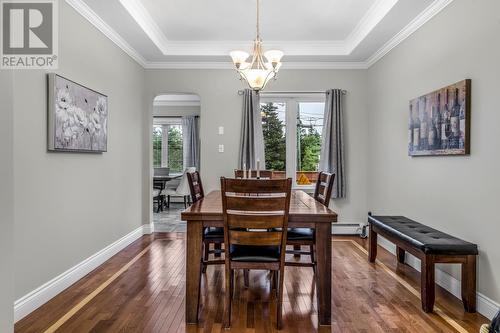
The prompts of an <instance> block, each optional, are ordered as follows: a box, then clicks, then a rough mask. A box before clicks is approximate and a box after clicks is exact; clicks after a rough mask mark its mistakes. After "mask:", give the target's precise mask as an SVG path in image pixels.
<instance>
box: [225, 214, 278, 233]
mask: <svg viewBox="0 0 500 333" xmlns="http://www.w3.org/2000/svg"><path fill="white" fill-rule="evenodd" d="M284 215H285V212H284V211H277V212H272V211H263V212H262V213H251V212H245V211H234V210H228V211H227V223H228V225H229V226H231V228H243V229H267V228H281V226H282V225H283V216H284Z"/></svg>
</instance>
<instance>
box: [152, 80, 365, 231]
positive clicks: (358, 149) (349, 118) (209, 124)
mask: <svg viewBox="0 0 500 333" xmlns="http://www.w3.org/2000/svg"><path fill="white" fill-rule="evenodd" d="M242 88H244V86H243V85H242V84H241V83H240V82H239V81H238V77H237V74H236V73H235V72H234V71H233V70H147V71H146V98H147V100H149V101H150V102H149V108H150V110H149V115H151V113H152V108H153V106H152V101H153V98H154V97H155V96H156V95H158V94H161V93H168V92H182V93H195V94H198V95H199V96H200V98H201V112H200V122H201V126H200V136H201V169H202V173H203V175H204V178H203V181H204V186H205V187H206V190H212V189H215V188H217V187H218V186H219V177H220V176H230V175H232V174H233V170H234V169H235V168H236V167H237V161H238V150H239V141H240V129H241V108H242V99H241V96H239V95H238V93H237V91H238V89H242ZM328 88H343V89H346V90H348V92H349V93H348V95H347V96H346V115H345V123H346V127H347V129H346V142H347V146H346V164H347V170H348V171H347V175H348V176H347V177H348V178H347V181H348V195H347V198H346V199H342V200H336V201H334V202H333V204H332V206H331V207H333V208H334V209H336V210H337V211H338V212H339V213H340V220H341V221H346V222H360V221H363V220H364V216H365V214H366V208H367V207H366V183H367V182H366V161H367V160H366V154H367V148H366V141H367V136H366V132H367V131H366V129H367V127H366V125H367V124H366V107H365V106H366V104H365V102H366V100H365V96H366V71H363V70H282V71H281V72H280V75H279V79H278V80H277V81H276V82H272V83H271V84H270V85H269V88H268V89H269V90H276V91H279V90H281V91H285V90H292V91H301V90H306V91H317V90H320V91H322V90H326V89H328ZM149 121H150V123H151V119H150V120H149ZM219 126H224V128H225V133H224V135H223V136H220V135H219V134H218V127H219ZM150 127H151V126H150ZM150 137H151V134H150V133H149V134H148V135H147V136H146V137H145V138H144V142H145V146H146V147H149V145H150V141H151V139H150ZM219 144H224V146H225V152H224V153H219V152H218V145H219ZM150 159H151V156H150V152H147V153H146V155H145V170H148V168H150ZM149 182H150V177H149V173H147V174H146V175H145V178H144V183H145V184H149ZM145 200H146V202H145V205H144V207H145V208H146V211H145V215H146V216H149V214H150V208H149V207H150V204H149V200H150V198H149V193H146V195H145Z"/></svg>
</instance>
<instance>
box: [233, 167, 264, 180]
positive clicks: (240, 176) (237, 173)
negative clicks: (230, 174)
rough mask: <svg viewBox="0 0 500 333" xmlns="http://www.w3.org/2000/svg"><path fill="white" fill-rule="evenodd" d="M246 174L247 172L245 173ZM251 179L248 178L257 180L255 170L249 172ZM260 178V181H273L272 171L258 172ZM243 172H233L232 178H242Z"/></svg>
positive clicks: (236, 170)
mask: <svg viewBox="0 0 500 333" xmlns="http://www.w3.org/2000/svg"><path fill="white" fill-rule="evenodd" d="M247 173H248V171H247ZM251 173H252V174H251V177H248V176H247V177H248V178H257V170H252V171H251ZM259 173H260V178H261V179H273V171H272V170H260V171H259ZM243 175H244V172H243V170H238V169H235V170H234V178H243Z"/></svg>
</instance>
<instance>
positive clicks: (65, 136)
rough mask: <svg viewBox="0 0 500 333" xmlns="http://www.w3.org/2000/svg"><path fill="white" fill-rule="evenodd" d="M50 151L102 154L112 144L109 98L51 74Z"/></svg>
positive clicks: (49, 75) (49, 77)
mask: <svg viewBox="0 0 500 333" xmlns="http://www.w3.org/2000/svg"><path fill="white" fill-rule="evenodd" d="M47 133H48V150H49V151H63V152H90V153H102V152H106V151H107V145H108V97H107V96H106V95H103V94H101V93H99V92H97V91H95V90H92V89H89V88H87V87H84V86H82V85H80V84H78V83H76V82H73V81H71V80H69V79H66V78H64V77H62V76H60V75H57V74H53V73H52V74H48V131H47Z"/></svg>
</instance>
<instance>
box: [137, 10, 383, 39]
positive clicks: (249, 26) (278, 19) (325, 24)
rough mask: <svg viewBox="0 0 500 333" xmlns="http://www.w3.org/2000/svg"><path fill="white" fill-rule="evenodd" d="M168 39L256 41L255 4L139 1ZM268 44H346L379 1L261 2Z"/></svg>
mask: <svg viewBox="0 0 500 333" xmlns="http://www.w3.org/2000/svg"><path fill="white" fill-rule="evenodd" d="M141 2H142V4H143V5H144V7H145V8H146V9H147V10H148V12H149V13H150V14H151V16H152V17H153V18H154V20H155V21H156V23H157V24H158V26H159V27H160V28H161V30H162V31H163V33H164V34H165V36H166V37H167V39H168V40H172V41H201V40H212V41H241V40H252V39H253V38H254V37H255V22H256V0H210V1H207V0H169V1H160V0H141ZM260 2H261V32H262V38H264V39H266V40H283V41H294V40H305V41H310V40H344V39H346V37H347V36H348V35H349V33H351V31H353V29H354V27H355V26H356V24H357V23H358V22H359V21H360V20H361V18H362V17H363V15H365V14H366V12H367V11H368V9H369V8H370V7H371V6H372V5H373V4H374V2H375V0H261V1H260Z"/></svg>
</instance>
